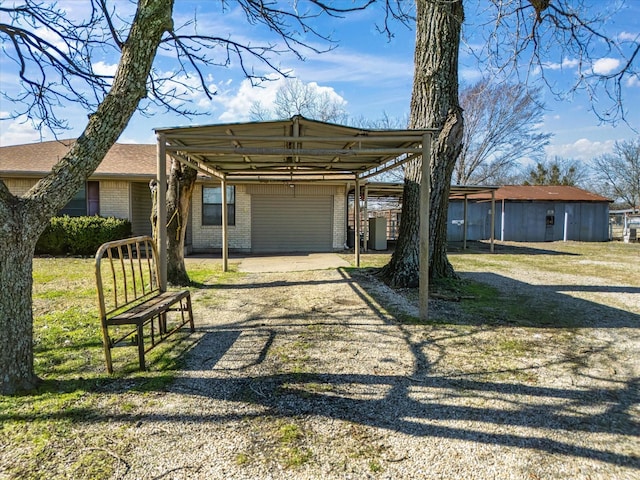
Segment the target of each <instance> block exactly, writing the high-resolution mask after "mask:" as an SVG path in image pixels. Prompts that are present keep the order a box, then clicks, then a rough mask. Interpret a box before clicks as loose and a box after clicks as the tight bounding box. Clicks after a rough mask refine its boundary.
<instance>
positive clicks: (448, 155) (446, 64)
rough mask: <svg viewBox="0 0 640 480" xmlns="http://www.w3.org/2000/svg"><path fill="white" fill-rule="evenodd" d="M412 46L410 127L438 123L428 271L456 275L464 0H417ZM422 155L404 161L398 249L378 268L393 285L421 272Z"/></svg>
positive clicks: (433, 274) (406, 282)
mask: <svg viewBox="0 0 640 480" xmlns="http://www.w3.org/2000/svg"><path fill="white" fill-rule="evenodd" d="M416 13H417V20H416V49H415V56H414V60H415V72H414V80H413V92H412V96H411V116H410V121H409V127H410V128H438V129H442V131H441V133H440V135H438V138H437V139H436V140H435V142H433V143H432V155H431V163H430V165H431V194H430V199H431V201H430V203H431V205H430V207H431V210H430V218H429V274H430V277H431V278H438V277H449V276H454V275H455V272H454V271H453V267H452V266H451V264H450V263H449V260H448V258H447V210H448V207H449V188H450V184H451V175H452V173H453V168H454V166H455V162H456V158H457V156H458V154H459V153H460V150H461V148H462V112H461V110H460V105H459V103H458V49H459V46H460V30H461V27H462V21H463V19H464V12H463V7H462V0H458V1H448V2H440V1H433V0H416ZM420 177H421V165H420V160H416V161H413V162H411V163H410V164H408V165H407V168H406V169H405V183H404V192H403V201H402V217H401V224H400V232H399V236H398V243H397V245H396V249H395V251H394V253H393V255H392V257H391V260H390V262H389V264H387V265H386V266H385V267H384V268H383V269H382V271H381V276H382V277H383V278H384V279H385V281H386V282H387V283H389V284H390V285H393V286H407V287H410V286H416V285H418V277H419V268H420V266H419V261H418V260H419V248H420V242H419V236H418V229H419V222H420V216H419V205H420Z"/></svg>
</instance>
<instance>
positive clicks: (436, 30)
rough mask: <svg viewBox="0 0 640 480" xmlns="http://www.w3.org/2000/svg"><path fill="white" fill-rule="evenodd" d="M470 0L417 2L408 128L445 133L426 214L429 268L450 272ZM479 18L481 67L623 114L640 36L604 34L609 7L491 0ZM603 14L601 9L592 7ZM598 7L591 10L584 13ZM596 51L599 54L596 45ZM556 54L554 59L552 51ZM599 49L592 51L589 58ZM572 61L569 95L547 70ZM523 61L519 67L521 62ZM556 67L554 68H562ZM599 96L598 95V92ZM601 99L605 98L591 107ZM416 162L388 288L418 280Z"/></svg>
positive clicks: (610, 114)
mask: <svg viewBox="0 0 640 480" xmlns="http://www.w3.org/2000/svg"><path fill="white" fill-rule="evenodd" d="M469 4H473V2H471V0H416V48H415V55H414V58H415V65H414V68H415V71H414V85H413V92H412V97H411V122H410V127H415V128H420V127H430V128H438V129H442V133H441V134H440V135H439V136H438V138H437V139H436V141H435V143H434V144H433V145H432V147H433V151H432V156H431V186H432V189H431V194H430V199H431V202H430V206H431V211H430V216H429V273H430V275H431V277H433V278H437V277H447V276H455V272H454V270H453V268H452V266H451V264H450V263H449V260H448V258H447V244H446V218H447V210H448V197H449V188H450V185H451V179H452V174H453V170H454V167H455V164H456V160H457V157H458V154H459V153H460V152H461V150H462V135H463V128H462V114H461V109H460V105H459V100H458V52H459V48H460V45H461V35H460V32H461V28H462V23H463V19H464V8H463V5H469ZM483 8H484V10H482V11H481V12H479V15H478V17H477V18H481V19H483V20H481V21H480V22H479V24H476V27H477V28H478V31H480V32H483V33H484V35H485V41H484V42H483V46H482V48H480V49H479V50H477V51H474V52H473V53H475V54H476V55H477V57H478V59H479V60H480V61H482V62H483V65H484V67H483V68H485V69H488V70H489V71H490V72H491V73H492V74H495V75H496V76H500V78H504V79H506V78H509V77H512V76H515V77H516V78H518V79H519V80H520V81H521V82H523V83H529V82H530V81H532V79H534V78H535V79H538V80H539V81H541V82H543V83H544V84H545V85H546V86H547V87H548V88H549V89H550V90H551V91H552V92H553V93H554V94H556V95H558V97H560V96H562V94H566V93H570V92H574V91H578V90H585V91H586V92H587V93H589V94H590V95H591V99H592V107H593V109H594V112H596V115H598V116H599V118H601V119H603V120H607V121H611V122H615V121H618V120H624V119H625V105H624V101H623V91H622V90H623V89H622V86H623V85H624V83H625V81H626V80H628V79H631V78H634V79H637V78H638V70H637V68H638V53H639V52H640V41H639V39H638V38H637V37H636V38H635V40H626V39H623V38H620V37H609V36H607V35H606V34H605V33H603V31H604V25H605V20H606V19H607V18H608V16H609V15H610V14H611V6H610V5H609V4H608V3H603V4H602V5H600V4H599V5H598V6H597V7H596V6H594V5H589V8H590V9H591V10H588V9H587V6H586V5H585V4H584V3H583V2H576V1H574V0H506V1H498V0H493V1H491V2H489V5H486V6H484V7H483ZM598 10H599V12H602V13H599V12H598ZM593 11H595V12H596V13H595V14H593V13H591V12H593ZM596 44H597V45H598V46H599V47H600V50H596V49H595V48H594V47H595V45H596ZM601 49H604V50H605V54H611V55H613V54H615V55H616V58H617V60H616V65H617V66H616V68H614V69H612V70H607V71H606V72H603V71H602V70H601V69H598V68H594V67H595V66H596V65H597V63H596V61H597V60H598V59H599V58H601V57H600V55H602V50H601ZM556 55H557V56H556ZM596 55H599V56H597V57H596ZM553 58H558V59H560V61H561V62H563V61H564V59H567V58H568V59H571V63H572V64H573V65H575V66H577V69H578V74H577V75H576V77H575V78H576V81H575V83H574V85H573V86H572V87H571V88H570V89H569V92H567V91H557V90H555V86H554V84H553V82H552V81H551V80H550V79H549V77H548V72H549V71H551V70H555V69H556V68H558V64H557V63H553V62H552V59H553ZM523 65H524V68H523ZM560 66H561V65H560ZM596 92H602V93H603V95H599V96H598V95H596ZM599 98H605V99H607V100H609V103H606V104H604V103H598V99H599ZM420 171H421V168H420V160H417V161H416V162H415V163H413V164H411V165H409V167H408V168H406V170H405V187H404V193H403V211H402V224H401V228H400V236H399V238H398V243H397V245H396V250H395V251H394V254H393V255H392V257H391V260H390V262H389V264H388V265H386V266H385V267H384V268H383V269H382V272H381V274H382V276H383V278H384V279H385V280H386V281H387V282H388V283H390V284H392V285H398V286H411V285H417V283H418V276H419V263H418V259H419V255H418V253H419V251H418V249H419V241H418V240H419V239H418V228H419V222H420V218H419V208H418V205H419V180H420Z"/></svg>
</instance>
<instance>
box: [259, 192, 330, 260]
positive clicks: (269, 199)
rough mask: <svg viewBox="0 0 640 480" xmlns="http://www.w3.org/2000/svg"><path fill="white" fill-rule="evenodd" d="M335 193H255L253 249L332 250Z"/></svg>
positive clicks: (289, 250)
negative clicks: (301, 194) (321, 194)
mask: <svg viewBox="0 0 640 480" xmlns="http://www.w3.org/2000/svg"><path fill="white" fill-rule="evenodd" d="M332 247H333V197H332V196H299V197H293V196H286V197H285V196H276V195H252V196H251V251H252V252H253V253H267V252H330V251H332V249H333V248H332Z"/></svg>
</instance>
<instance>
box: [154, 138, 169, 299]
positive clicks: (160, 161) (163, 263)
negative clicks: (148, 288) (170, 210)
mask: <svg viewBox="0 0 640 480" xmlns="http://www.w3.org/2000/svg"><path fill="white" fill-rule="evenodd" d="M157 177H158V186H157V188H158V192H157V193H158V197H157V202H156V208H157V209H158V212H157V214H158V217H157V222H158V225H157V235H158V238H157V239H156V240H157V242H158V244H157V245H156V247H157V248H158V253H159V254H160V258H159V263H158V267H159V269H160V278H159V283H160V288H161V289H162V290H166V289H167V151H166V140H165V136H164V134H162V133H159V134H158V158H157Z"/></svg>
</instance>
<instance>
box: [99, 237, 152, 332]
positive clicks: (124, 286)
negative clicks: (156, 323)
mask: <svg viewBox="0 0 640 480" xmlns="http://www.w3.org/2000/svg"><path fill="white" fill-rule="evenodd" d="M157 256H158V251H157V249H156V245H155V243H154V241H153V239H152V238H151V237H149V236H140V237H131V238H126V239H124V240H115V241H113V242H107V243H104V244H102V245H101V246H100V248H99V249H98V251H97V252H96V262H95V269H96V287H97V290H98V307H99V309H100V319H101V320H102V321H104V320H105V319H106V318H108V317H110V316H112V315H115V314H117V313H119V312H121V311H123V310H126V309H127V308H129V307H131V306H133V305H134V304H137V303H141V302H142V301H144V300H146V299H148V298H149V297H152V296H154V295H157V294H159V293H161V291H162V290H161V288H160V283H159V279H160V271H159V267H158V262H157Z"/></svg>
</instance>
